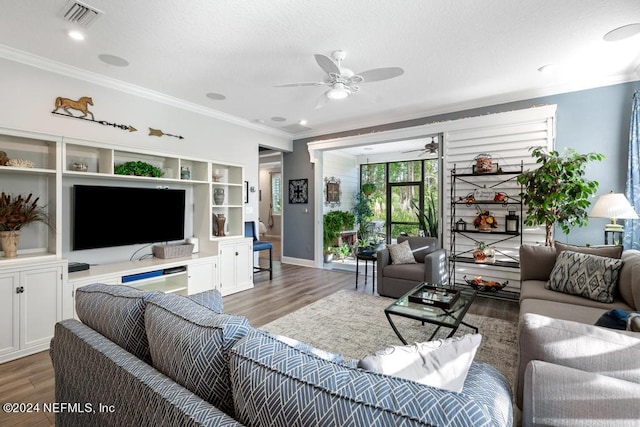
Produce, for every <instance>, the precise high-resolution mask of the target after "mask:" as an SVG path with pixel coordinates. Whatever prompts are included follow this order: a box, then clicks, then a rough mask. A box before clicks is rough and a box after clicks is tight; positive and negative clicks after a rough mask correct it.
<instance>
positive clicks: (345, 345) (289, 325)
mask: <svg viewBox="0 0 640 427" xmlns="http://www.w3.org/2000/svg"><path fill="white" fill-rule="evenodd" d="M391 303H393V300H392V299H390V298H383V297H378V296H374V295H367V294H363V293H359V292H354V291H347V290H342V291H339V292H336V293H334V294H332V295H329V296H327V297H325V298H322V299H321V300H319V301H316V302H314V303H312V304H310V305H307V306H305V307H303V308H301V309H299V310H297V311H294V312H293V313H290V314H288V315H286V316H284V317H281V318H280V319H277V320H275V321H273V322H271V323H268V324H266V325H264V326H263V327H262V328H261V329H264V330H266V331H269V332H271V333H276V334H281V335H285V336H288V337H291V338H295V339H297V340H299V341H302V342H305V343H307V344H310V345H313V346H314V347H317V348H320V349H323V350H328V351H331V352H333V353H339V354H342V355H343V356H345V357H347V358H354V359H360V358H362V357H364V356H366V355H367V354H369V353H372V352H374V351H376V350H380V349H383V348H386V347H388V346H391V345H402V342H401V341H400V339H399V338H398V337H397V336H396V334H395V333H394V332H393V330H392V329H391V326H390V325H389V322H388V321H387V318H386V317H385V315H384V309H385V308H386V307H387V306H389V305H390V304H391ZM392 318H393V321H394V323H395V324H396V326H397V328H398V329H399V330H400V333H401V334H402V336H403V337H404V338H405V339H406V340H407V342H410V343H411V342H422V341H426V340H428V339H429V337H430V336H431V333H432V332H433V330H434V329H435V326H433V325H428V324H427V325H422V324H421V322H419V321H417V320H411V319H406V318H403V317H399V316H393V317H392ZM464 321H465V322H466V323H469V324H472V325H474V326H477V327H478V332H479V333H480V334H481V335H482V344H481V345H480V348H479V349H478V352H477V353H476V356H475V360H478V361H482V362H486V363H489V364H491V365H492V366H494V367H495V368H496V369H498V370H499V371H500V372H502V374H503V375H504V376H505V377H507V379H508V380H509V384H511V387H512V388H513V386H514V379H515V375H516V360H517V356H516V325H515V324H514V323H511V322H507V321H505V320H501V319H493V318H490V317H484V316H479V315H474V314H467V315H466V316H465V317H464ZM450 331H451V330H450V329H448V328H441V329H440V331H439V332H438V334H437V335H436V337H435V338H434V339H437V338H444V337H446V336H447V335H448V334H449V332H450ZM473 332H474V331H473V329H470V328H468V327H466V326H464V325H460V327H459V328H458V331H457V332H456V334H455V335H454V336H462V335H464V334H468V333H473Z"/></svg>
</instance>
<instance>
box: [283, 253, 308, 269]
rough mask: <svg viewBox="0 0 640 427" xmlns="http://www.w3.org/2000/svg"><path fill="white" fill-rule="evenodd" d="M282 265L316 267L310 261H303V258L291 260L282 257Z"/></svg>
mask: <svg viewBox="0 0 640 427" xmlns="http://www.w3.org/2000/svg"><path fill="white" fill-rule="evenodd" d="M281 262H282V263H283V264H293V265H299V266H301V267H315V266H316V262H315V261H314V260H312V259H303V258H291V257H286V256H283V257H282V261H281Z"/></svg>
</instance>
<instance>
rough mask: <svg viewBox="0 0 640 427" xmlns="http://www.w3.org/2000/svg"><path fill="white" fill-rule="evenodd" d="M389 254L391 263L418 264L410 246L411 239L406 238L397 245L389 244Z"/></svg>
mask: <svg viewBox="0 0 640 427" xmlns="http://www.w3.org/2000/svg"><path fill="white" fill-rule="evenodd" d="M387 249H389V255H390V256H391V264H416V259H415V258H414V257H413V251H412V250H411V246H409V241H408V240H405V241H404V242H402V243H398V244H397V245H387Z"/></svg>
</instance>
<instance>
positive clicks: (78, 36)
mask: <svg viewBox="0 0 640 427" xmlns="http://www.w3.org/2000/svg"><path fill="white" fill-rule="evenodd" d="M67 35H68V36H69V37H71V38H72V39H74V40H78V41H82V40H84V34H82V33H81V32H80V31H73V30H71V31H69V32H68V33H67Z"/></svg>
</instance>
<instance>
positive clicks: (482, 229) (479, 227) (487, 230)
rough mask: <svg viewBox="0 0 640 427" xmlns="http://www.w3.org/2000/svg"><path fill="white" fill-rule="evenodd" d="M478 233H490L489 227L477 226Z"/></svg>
mask: <svg viewBox="0 0 640 427" xmlns="http://www.w3.org/2000/svg"><path fill="white" fill-rule="evenodd" d="M478 231H481V232H483V233H491V226H490V225H489V224H486V225H482V224H481V225H479V226H478Z"/></svg>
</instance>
